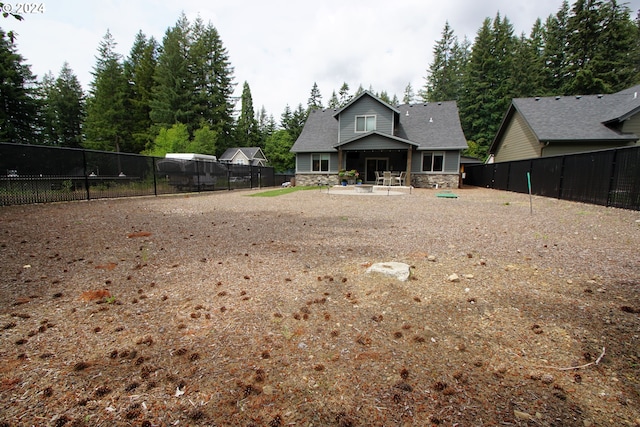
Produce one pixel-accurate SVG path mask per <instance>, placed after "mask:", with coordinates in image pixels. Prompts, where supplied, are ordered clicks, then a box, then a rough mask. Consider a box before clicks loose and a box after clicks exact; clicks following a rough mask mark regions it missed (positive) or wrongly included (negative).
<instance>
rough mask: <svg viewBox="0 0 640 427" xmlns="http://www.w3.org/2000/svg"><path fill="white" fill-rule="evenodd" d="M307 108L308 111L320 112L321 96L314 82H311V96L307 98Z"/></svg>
mask: <svg viewBox="0 0 640 427" xmlns="http://www.w3.org/2000/svg"><path fill="white" fill-rule="evenodd" d="M307 108H308V109H309V110H313V109H320V110H322V95H321V94H320V89H318V84H317V83H316V82H313V87H312V88H311V95H310V96H309V100H308V101H307Z"/></svg>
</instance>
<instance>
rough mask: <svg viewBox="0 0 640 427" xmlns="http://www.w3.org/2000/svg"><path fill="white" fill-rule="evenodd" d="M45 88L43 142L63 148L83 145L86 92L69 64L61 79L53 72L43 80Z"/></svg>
mask: <svg viewBox="0 0 640 427" xmlns="http://www.w3.org/2000/svg"><path fill="white" fill-rule="evenodd" d="M40 87H41V91H42V120H43V126H42V134H43V143H44V144H47V145H55V146H60V147H73V148H80V147H82V142H83V131H82V128H83V123H84V120H85V95H84V92H83V90H82V86H81V85H80V81H79V80H78V77H76V75H75V74H74V73H73V71H72V70H71V68H70V67H69V64H68V63H67V62H65V63H64V64H63V65H62V69H61V70H60V74H59V76H58V78H57V79H56V78H54V76H53V74H51V73H50V72H49V73H47V74H45V76H44V77H43V78H42V82H41V83H40Z"/></svg>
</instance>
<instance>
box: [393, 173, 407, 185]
mask: <svg viewBox="0 0 640 427" xmlns="http://www.w3.org/2000/svg"><path fill="white" fill-rule="evenodd" d="M406 175H407V173H406V172H400V175H398V176H395V177H393V181H394V182H396V183H397V184H398V185H404V179H405V177H406Z"/></svg>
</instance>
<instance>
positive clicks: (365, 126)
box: [356, 116, 376, 132]
mask: <svg viewBox="0 0 640 427" xmlns="http://www.w3.org/2000/svg"><path fill="white" fill-rule="evenodd" d="M373 130H376V116H356V132H371V131H373Z"/></svg>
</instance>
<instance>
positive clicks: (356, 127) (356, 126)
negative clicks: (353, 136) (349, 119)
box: [354, 114, 378, 133]
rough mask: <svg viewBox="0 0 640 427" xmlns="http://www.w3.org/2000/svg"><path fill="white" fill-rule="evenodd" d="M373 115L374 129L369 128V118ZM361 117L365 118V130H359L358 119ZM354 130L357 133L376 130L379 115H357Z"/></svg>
mask: <svg viewBox="0 0 640 427" xmlns="http://www.w3.org/2000/svg"><path fill="white" fill-rule="evenodd" d="M370 117H373V129H367V119H368V118H370ZM359 118H363V119H364V130H358V119H359ZM354 127H355V128H354V131H355V133H367V132H372V131H374V130H376V128H377V127H378V117H377V116H376V115H375V114H361V115H358V116H356V120H355V123H354Z"/></svg>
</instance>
